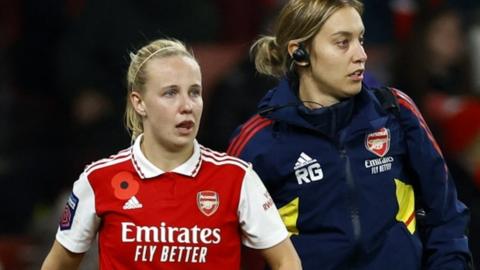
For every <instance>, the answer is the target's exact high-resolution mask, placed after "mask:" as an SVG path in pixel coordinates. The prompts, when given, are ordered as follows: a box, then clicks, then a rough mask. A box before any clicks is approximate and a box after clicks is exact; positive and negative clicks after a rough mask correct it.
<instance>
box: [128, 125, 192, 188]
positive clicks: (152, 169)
mask: <svg viewBox="0 0 480 270" xmlns="http://www.w3.org/2000/svg"><path fill="white" fill-rule="evenodd" d="M142 138H143V134H141V135H140V136H138V137H137V138H136V139H135V142H134V144H133V146H132V162H133V166H134V167H135V170H136V171H137V173H138V175H139V176H140V178H142V179H148V178H154V177H158V176H160V175H162V174H164V173H166V172H165V171H163V170H162V169H160V168H158V167H157V166H155V165H154V164H153V163H151V162H150V161H149V160H148V159H147V158H146V157H145V155H144V154H143V152H142V149H141V148H140V143H141V141H142ZM201 162H202V158H201V153H200V145H199V143H198V142H197V140H194V142H193V154H192V156H191V157H190V158H189V159H188V160H187V161H185V162H184V163H183V164H180V165H179V166H178V167H176V168H175V169H173V170H171V171H170V172H173V173H177V174H181V175H184V176H189V177H192V179H194V178H193V177H195V175H196V174H197V173H198V169H199V167H200V165H201Z"/></svg>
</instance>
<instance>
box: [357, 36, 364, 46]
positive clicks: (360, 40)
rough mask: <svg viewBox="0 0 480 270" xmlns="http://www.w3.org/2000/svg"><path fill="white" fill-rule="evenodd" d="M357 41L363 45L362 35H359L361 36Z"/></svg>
mask: <svg viewBox="0 0 480 270" xmlns="http://www.w3.org/2000/svg"><path fill="white" fill-rule="evenodd" d="M358 41H359V42H360V45H363V43H364V41H365V39H364V37H361V38H359V39H358Z"/></svg>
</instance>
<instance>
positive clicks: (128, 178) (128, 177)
mask: <svg viewBox="0 0 480 270" xmlns="http://www.w3.org/2000/svg"><path fill="white" fill-rule="evenodd" d="M112 187H113V192H114V194H115V197H116V198H117V199H120V200H127V199H130V198H131V197H133V196H135V195H136V194H137V193H138V189H139V188H140V184H139V183H138V181H137V180H135V179H134V178H133V175H132V174H131V173H129V172H120V173H117V174H116V175H115V176H114V177H113V178H112Z"/></svg>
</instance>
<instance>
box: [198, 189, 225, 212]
mask: <svg viewBox="0 0 480 270" xmlns="http://www.w3.org/2000/svg"><path fill="white" fill-rule="evenodd" d="M219 205H220V198H219V197H218V193H217V192H215V191H211V190H204V191H200V192H198V193H197V206H198V209H199V210H200V212H202V213H203V214H204V215H206V216H207V217H208V216H211V215H213V214H214V213H215V212H216V211H217V209H218V206H219Z"/></svg>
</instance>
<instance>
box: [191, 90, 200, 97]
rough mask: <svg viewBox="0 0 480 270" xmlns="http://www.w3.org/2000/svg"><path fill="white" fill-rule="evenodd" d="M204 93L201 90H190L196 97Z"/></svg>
mask: <svg viewBox="0 0 480 270" xmlns="http://www.w3.org/2000/svg"><path fill="white" fill-rule="evenodd" d="M201 94H202V93H201V92H200V90H192V91H191V92H190V95H192V96H194V97H198V96H200V95H201Z"/></svg>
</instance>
